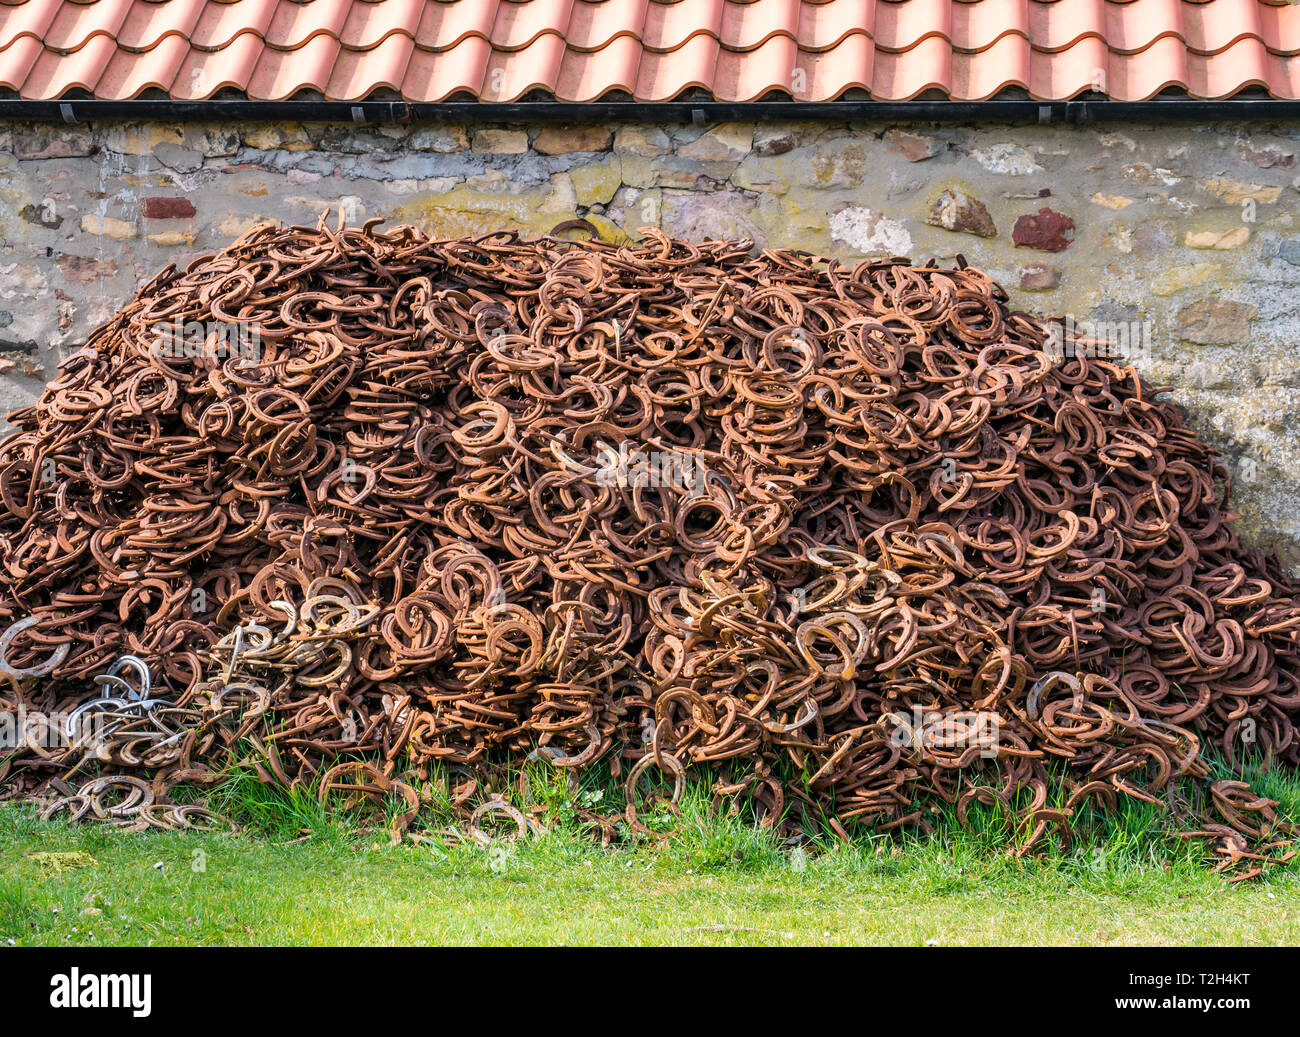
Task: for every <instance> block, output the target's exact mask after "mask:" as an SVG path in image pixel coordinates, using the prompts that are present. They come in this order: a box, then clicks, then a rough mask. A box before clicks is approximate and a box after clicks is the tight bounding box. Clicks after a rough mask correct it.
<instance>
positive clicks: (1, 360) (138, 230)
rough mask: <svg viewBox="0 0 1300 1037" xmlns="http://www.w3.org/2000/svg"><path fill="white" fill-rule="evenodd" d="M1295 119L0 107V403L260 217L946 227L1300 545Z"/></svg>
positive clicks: (772, 237) (941, 246)
mask: <svg viewBox="0 0 1300 1037" xmlns="http://www.w3.org/2000/svg"><path fill="white" fill-rule="evenodd" d="M1297 153H1300V124H1295V125H1292V124H1287V125H1281V126H1275V125H1250V124H1238V125H1233V126H1227V125H1221V126H1195V125H1192V126H1186V125H1177V124H1172V125H1163V126H1161V125H1089V126H1082V127H1079V126H1034V127H1006V126H979V127H976V126H960V127H942V126H928V127H921V126H910V127H896V126H895V127H891V126H874V125H847V124H828V123H799V124H789V125H774V124H760V125H758V126H754V125H748V124H722V125H712V126H706V127H688V126H666V125H665V126H657V125H618V126H544V127H540V128H539V127H531V128H524V127H519V126H496V127H493V126H478V127H466V126H454V125H422V126H413V127H402V126H383V127H355V126H338V125H310V124H308V125H297V124H273V125H272V124H247V125H219V126H218V125H199V124H187V125H171V124H165V123H151V124H144V125H134V126H127V125H120V124H119V125H99V126H64V125H50V124H43V125H16V124H15V125H7V126H0V253H2V254H0V403H3V404H6V405H7V406H6V408H5V409H8V408H12V407H15V406H21V405H23V404H25V403H27V402H30V400H31V399H33V398H34V395H35V393H36V392H37V391H39V388H40V385H41V384H42V382H43V381H44V379H45V378H46V377H47V376H49V375H51V374H52V373H53V371H54V364H55V363H57V360H58V358H59V357H61V356H64V355H66V354H67V353H69V352H71V351H72V350H73V349H76V348H77V347H78V346H79V345H80V344H81V343H82V342H84V341H85V338H86V335H87V333H88V332H89V331H90V329H92V328H93V327H95V326H96V325H97V324H99V323H101V322H103V321H104V320H106V319H107V318H108V317H109V315H110V314H112V313H113V311H115V310H116V309H117V308H118V307H120V306H121V305H122V304H123V303H124V302H126V301H127V300H128V299H129V298H130V297H131V295H132V294H133V292H134V291H135V289H136V287H137V285H138V284H139V283H141V282H142V281H143V280H145V279H147V278H148V277H149V276H151V275H152V274H153V273H154V272H155V271H156V270H157V269H159V268H160V267H162V266H163V265H165V264H166V263H167V262H169V261H170V262H176V263H179V264H185V263H186V262H188V261H189V259H190V258H192V257H194V256H196V255H198V254H201V253H204V252H208V251H211V250H215V249H217V248H219V247H221V246H222V245H223V244H225V243H227V242H228V241H230V240H231V239H232V238H234V237H235V236H237V235H239V234H240V233H242V232H243V231H244V230H245V229H247V228H248V227H249V226H251V225H252V224H254V223H255V222H257V221H259V220H262V219H267V218H271V219H278V220H282V221H284V222H287V223H308V224H312V223H314V222H315V220H316V218H317V215H318V214H319V212H320V211H321V210H322V209H324V208H325V207H327V206H328V207H332V208H333V209H335V210H336V211H339V210H341V211H342V212H343V214H344V216H345V218H346V219H347V220H348V222H350V223H360V222H362V221H363V220H365V219H369V218H372V217H376V216H382V217H384V218H386V219H387V220H389V221H390V222H397V223H401V222H409V223H414V224H417V225H419V226H420V227H422V228H424V229H425V230H427V231H428V232H430V233H432V234H435V235H440V236H451V235H462V234H470V233H475V232H480V231H485V230H491V229H498V228H502V227H518V228H520V229H522V230H524V231H526V232H530V233H544V232H546V231H548V230H550V229H551V228H552V227H554V226H555V224H557V223H558V222H560V221H562V220H566V219H571V218H573V217H574V216H578V215H581V216H585V217H586V218H587V219H588V220H590V221H591V222H592V223H594V224H595V225H596V226H597V227H598V228H599V230H600V232H601V234H602V235H603V236H604V237H606V238H607V239H608V240H611V241H626V240H629V239H632V238H635V237H636V236H637V233H638V228H640V227H644V226H658V227H662V228H663V229H664V230H665V231H667V232H669V233H670V234H673V235H676V236H681V237H686V238H691V239H697V240H698V239H700V238H704V237H715V238H716V237H723V236H726V237H737V236H747V237H752V238H754V239H755V241H756V242H757V243H758V244H759V245H760V246H761V245H769V244H770V245H780V246H793V247H797V248H805V249H810V250H813V251H817V252H820V253H825V254H830V255H835V256H839V257H841V258H843V259H846V260H852V259H856V258H860V257H864V256H869V255H879V254H884V255H910V256H912V257H913V258H914V259H916V260H917V261H922V260H924V259H928V258H929V257H932V256H933V257H936V258H938V259H939V261H940V262H941V263H948V262H950V261H951V260H952V259H953V258H954V257H955V256H956V255H957V254H958V253H961V254H964V255H965V256H966V258H967V259H968V260H969V261H970V262H972V263H974V264H976V265H978V266H981V267H983V268H984V269H986V270H988V271H990V272H991V273H993V274H994V275H995V276H996V277H997V278H998V279H999V280H1000V281H1001V282H1002V284H1003V285H1004V286H1005V287H1006V289H1007V290H1008V292H1009V293H1010V295H1011V298H1012V300H1013V303H1014V305H1016V306H1017V307H1019V308H1021V309H1026V310H1029V311H1032V312H1035V313H1039V314H1043V315H1061V316H1066V315H1069V316H1071V317H1073V318H1074V319H1075V320H1076V321H1089V320H1091V321H1105V322H1132V323H1133V326H1141V327H1142V328H1144V329H1145V330H1146V334H1147V336H1148V338H1147V341H1149V344H1150V353H1149V355H1146V356H1143V357H1142V358H1141V359H1140V360H1139V367H1141V368H1142V369H1143V370H1144V373H1146V374H1147V375H1148V376H1149V377H1151V378H1152V379H1153V380H1155V381H1157V382H1160V383H1167V384H1171V385H1173V386H1174V397H1175V398H1176V399H1177V400H1178V401H1179V402H1181V403H1182V404H1184V405H1185V406H1186V407H1187V409H1188V411H1189V412H1190V414H1191V415H1192V419H1193V422H1194V424H1195V425H1196V426H1197V427H1198V428H1199V429H1200V430H1201V431H1202V432H1203V434H1204V435H1206V436H1207V437H1208V438H1209V439H1210V440H1211V441H1212V442H1214V443H1216V444H1217V445H1219V446H1220V447H1221V448H1222V449H1223V450H1224V451H1225V453H1226V454H1227V455H1228V457H1229V461H1230V463H1231V464H1232V465H1233V467H1234V468H1235V470H1236V472H1237V479H1238V486H1239V489H1238V493H1237V496H1238V500H1239V503H1240V510H1242V511H1243V512H1244V513H1245V519H1244V520H1243V528H1244V530H1245V532H1246V534H1247V537H1248V539H1250V540H1251V541H1252V542H1255V543H1259V544H1263V545H1276V546H1278V547H1279V548H1280V549H1281V550H1282V551H1283V554H1284V557H1286V558H1287V560H1288V562H1290V563H1291V564H1293V565H1294V564H1297V563H1300V444H1298V443H1297V439H1296V435H1295V433H1296V430H1297V427H1298V426H1300V362H1297V359H1296V356H1295V349H1296V344H1297V342H1300V226H1298V225H1297V222H1296V217H1297V212H1296V210H1297V203H1298V202H1300V175H1298V174H1300V170H1298V169H1297V168H1296V156H1297Z"/></svg>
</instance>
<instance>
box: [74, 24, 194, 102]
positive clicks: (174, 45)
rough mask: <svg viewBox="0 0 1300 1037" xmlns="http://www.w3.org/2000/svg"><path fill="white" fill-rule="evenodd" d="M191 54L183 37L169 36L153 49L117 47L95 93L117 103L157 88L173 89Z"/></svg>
mask: <svg viewBox="0 0 1300 1037" xmlns="http://www.w3.org/2000/svg"><path fill="white" fill-rule="evenodd" d="M189 53H190V45H189V43H188V41H186V39H185V38H184V37H183V36H168V37H167V38H166V39H164V40H161V41H160V42H159V43H158V44H157V45H156V46H155V47H153V48H152V49H151V50H146V51H141V52H136V51H130V50H124V49H123V48H121V47H118V48H117V53H116V54H114V55H113V57H112V58H111V59H110V60H109V62H108V65H107V66H105V68H104V72H103V74H102V75H101V76H100V77H99V82H98V84H96V86H95V93H96V94H97V95H99V96H101V97H105V98H109V99H111V100H116V101H126V100H130V99H131V98H132V97H138V96H139V95H140V94H142V93H143V92H144V91H146V90H148V89H149V88H150V87H153V88H155V89H158V90H170V89H171V85H172V83H173V81H174V80H175V79H176V73H177V71H179V69H180V67H181V65H182V63H183V62H184V61H185V58H186V57H187V56H188V55H189Z"/></svg>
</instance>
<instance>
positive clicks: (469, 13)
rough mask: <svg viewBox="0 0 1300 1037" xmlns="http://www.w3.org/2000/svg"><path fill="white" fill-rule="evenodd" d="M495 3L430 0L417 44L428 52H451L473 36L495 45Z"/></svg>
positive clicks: (416, 38) (418, 33) (419, 30)
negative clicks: (492, 38) (493, 37)
mask: <svg viewBox="0 0 1300 1037" xmlns="http://www.w3.org/2000/svg"><path fill="white" fill-rule="evenodd" d="M496 17H497V10H496V4H495V3H468V4H467V3H460V2H459V0H452V2H450V3H446V2H443V0H430V2H429V3H428V4H426V6H425V9H424V17H423V18H422V19H421V20H420V27H419V28H418V29H417V30H416V35H415V43H416V45H417V46H419V47H422V48H424V49H426V50H450V49H451V48H452V47H455V46H458V45H459V44H461V43H463V42H465V41H466V40H468V39H470V38H471V37H474V36H477V37H478V38H479V40H480V41H481V42H482V43H486V44H488V45H489V46H491V36H492V23H493V22H495V21H496Z"/></svg>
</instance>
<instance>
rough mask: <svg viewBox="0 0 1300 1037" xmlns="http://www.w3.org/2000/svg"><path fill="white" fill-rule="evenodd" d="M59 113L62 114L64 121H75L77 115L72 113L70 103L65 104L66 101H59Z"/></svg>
mask: <svg viewBox="0 0 1300 1037" xmlns="http://www.w3.org/2000/svg"><path fill="white" fill-rule="evenodd" d="M59 114H60V115H61V116H63V121H64V122H67V123H75V122H76V121H77V117H76V116H75V115H73V114H72V105H70V104H67V103H66V102H60V104H59Z"/></svg>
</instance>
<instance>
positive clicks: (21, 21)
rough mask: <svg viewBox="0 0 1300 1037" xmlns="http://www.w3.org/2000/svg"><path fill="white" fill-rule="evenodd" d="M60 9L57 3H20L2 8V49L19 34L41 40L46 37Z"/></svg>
mask: <svg viewBox="0 0 1300 1037" xmlns="http://www.w3.org/2000/svg"><path fill="white" fill-rule="evenodd" d="M58 10H59V8H58V5H57V4H26V3H19V4H14V5H13V6H12V7H4V8H0V50H4V48H6V47H8V46H9V45H10V44H11V43H13V42H14V40H16V39H18V37H19V36H30V37H31V38H32V39H34V40H36V41H37V42H39V41H40V40H41V39H43V38H44V36H45V32H46V30H47V29H48V28H49V27H50V23H51V22H53V21H54V16H55V15H56V14H58Z"/></svg>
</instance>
